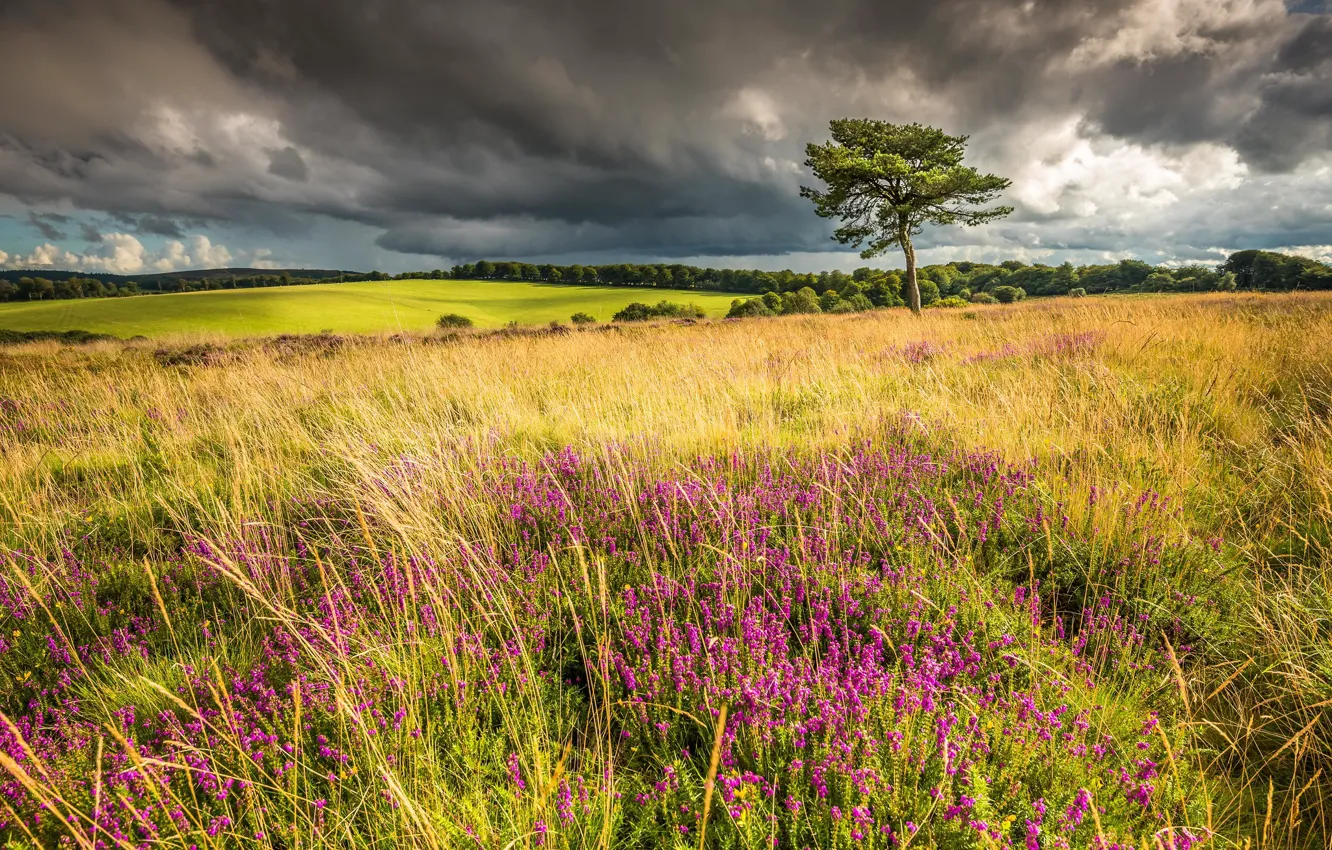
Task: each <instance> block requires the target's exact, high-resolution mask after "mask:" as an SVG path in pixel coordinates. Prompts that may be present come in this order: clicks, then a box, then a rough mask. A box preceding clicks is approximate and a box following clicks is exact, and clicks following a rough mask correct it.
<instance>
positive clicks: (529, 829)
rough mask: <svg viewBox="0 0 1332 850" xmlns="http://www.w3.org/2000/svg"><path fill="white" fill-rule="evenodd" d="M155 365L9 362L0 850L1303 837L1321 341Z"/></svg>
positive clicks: (375, 351)
mask: <svg viewBox="0 0 1332 850" xmlns="http://www.w3.org/2000/svg"><path fill="white" fill-rule="evenodd" d="M383 286H385V285H384V284H364V285H359V284H356V285H343V286H320V287H313V288H311V289H310V290H309V292H308V293H304V294H302V296H301V297H302V298H308V299H311V300H310V302H309V303H310V304H311V305H312V306H311V307H310V308H309V310H310V312H311V313H315V314H318V315H319V316H320V318H318V319H316V318H313V317H312V318H310V320H309V324H307V325H304V327H306V328H310V329H321V328H333V329H339V330H352V329H356V328H360V329H367V330H368V329H371V328H375V329H380V330H384V329H386V327H385V325H384V324H383V323H382V322H379V323H376V322H375V321H371V320H370V318H368V317H366V316H361V315H355V316H354V315H347V316H346V317H345V321H346V322H362V321H364V322H366V324H357V325H355V327H352V326H350V325H347V324H343V325H339V324H337V323H336V322H334V321H333V318H334V308H333V307H331V306H329V305H331V304H334V303H338V302H337V299H339V298H340V297H341V296H340V295H339V293H342V292H365V293H373V292H375V291H377V290H376V288H377V287H383ZM393 286H395V287H396V286H401V287H402V288H403V291H413V292H416V291H418V290H417V289H415V287H417V286H420V287H426V286H429V287H437V288H440V289H441V290H443V289H444V288H445V287H457V286H458V284H456V283H434V282H431V283H426V282H422V283H420V284H397V283H395V284H393ZM476 286H478V287H486V291H487V292H491V291H494V292H497V293H504V292H509V291H512V292H513V293H515V296H514V297H515V299H516V300H515V302H514V303H507V302H501V303H500V304H498V305H497V306H495V307H494V308H493V309H494V313H493V314H491V315H493V316H494V318H493V321H496V322H499V321H503V320H506V319H508V318H509V317H510V316H511V315H512V313H513V311H519V310H531V311H540V310H543V309H547V304H546V302H544V301H541V298H540V296H541V293H544V292H545V289H546V288H543V287H522V286H520V285H517V284H476ZM354 287H365V288H364V289H363V290H362V289H357V288H354ZM564 290H565V288H563V287H562V288H560V289H559V291H561V292H563V291H564ZM523 291H528V292H532V293H534V294H532V295H529V296H522V295H520V294H519V293H521V292H523ZM597 293H598V295H599V296H601V293H605V295H604V296H601V297H605V298H611V297H621V296H623V297H625V298H627V299H632V298H633V297H634V296H635V293H633V292H619V291H610V292H607V291H605V290H598V291H597ZM232 295H233V294H232V293H210V294H200V295H186V296H161V297H152V298H135V299H125V300H123V301H117V302H114V303H96V304H88V305H86V307H87V309H89V310H94V309H98V310H103V309H107V308H116V309H121V308H122V305H123V308H124V309H128V310H145V311H147V310H150V309H157V308H158V305H171V304H173V303H185V302H187V299H194V302H192V303H199V302H207V303H210V304H211V303H213V302H217V303H228V302H226V301H225V299H226V298H228V297H230V296H232ZM654 295H655V293H654ZM234 296H235V297H237V298H238V299H239V298H244V299H246V300H247V301H249V300H255V301H258V300H260V299H271V300H272V302H273V303H274V304H275V305H280V304H283V303H285V299H287V298H289V297H293V296H295V293H293V292H289V291H287V290H265V291H256V292H247V293H235V294H234ZM364 297H365V298H366V299H370V298H371V297H372V295H371V294H366V295H365V296H364ZM419 297H422V298H424V296H419ZM524 297H526V298H532V299H536V300H534V301H532V302H531V303H528V302H526V301H523V302H522V304H523V306H521V307H520V306H518V302H519V301H522V299H523V298H524ZM587 297H588V298H589V299H590V298H592V295H590V294H589V295H588V296H587ZM663 297H665V296H663ZM703 297H704V296H702V295H700V294H694V293H690V299H689V300H692V299H699V300H700V303H703V302H702V300H701V299H702V298H703ZM718 297H720V296H718ZM321 298H322V299H326V301H324V302H320V301H319V299H321ZM327 299H332V300H327ZM726 299H727V300H728V299H729V296H727V297H726ZM681 300H686V299H681ZM395 303H397V301H396V299H395ZM459 303H461V302H459ZM589 303H590V302H589ZM315 305H318V306H315ZM560 305H561V306H560V307H559V310H558V314H557V315H551V316H550V318H565V317H567V315H568V314H569V313H570V312H573V310H575V309H589V304H582V305H574V304H572V303H570V302H565V301H561V302H560ZM719 305H720V301H719V302H718V305H712V304H710V303H709V304H707V305H705V306H709V308H710V309H712V308H713V307H714V306H719ZM41 306H46V305H41ZM50 307H51V308H52V309H53V310H63V309H74V308H78V309H83V308H84V307H85V305H82V304H77V305H73V307H70V308H67V307H66V305H65V304H59V305H56V304H52V305H50ZM3 309H4V308H0V310H3ZM273 309H275V310H276V309H279V308H278V307H277V306H275V307H274V308H273ZM281 309H288V308H286V307H283V308H281ZM292 309H294V307H293V308H292ZM374 309H381V308H374ZM414 309H417V310H418V312H419V314H420V316H421V317H422V318H421V321H419V322H417V323H415V324H404V325H403V327H416V328H423V327H425V326H426V325H428V324H429V320H433V318H434V316H436V315H438V314H439V313H441V312H446V311H457V312H462V310H461V309H460V308H459V307H458V305H457V304H451V305H448V304H445V303H444V302H442V301H433V300H431V301H423V302H422V304H421V306H419V307H417V308H414ZM551 309H553V308H551ZM607 309H610V307H609V306H604V307H602V311H603V313H604V311H605V310H607ZM369 311H370V308H366V312H367V313H368V312H369ZM589 311H590V310H589ZM225 312H226V310H225V309H219V310H218V311H217V313H216V314H215V318H216V322H218V323H222V322H223V316H224V314H225ZM354 312H355V311H349V313H354ZM14 315H18V314H17V313H15V314H14ZM53 315H55V314H54V313H53ZM378 315H380V316H381V317H382V316H383V315H388V314H378ZM514 317H515V318H520V320H529V319H530V320H531V321H540V320H543V319H545V318H546V317H545V315H544V314H542V315H536V313H535V312H534V313H533V314H532V315H531V316H530V317H529V316H527V315H526V314H524V315H523V316H522V317H519V316H514ZM478 318H480V317H478ZM11 319H12V316H11V315H9V314H7V313H6V312H0V326H11V327H17V326H16V325H15V324H14V323H13V321H11ZM126 321H127V322H128V321H129V316H127V317H126ZM141 322H143V323H144V324H142V325H136V326H135V330H133V331H131V330H130V329H129V328H128V327H123V328H120V329H118V331H113V332H119V333H130V332H139V333H142V332H145V329H151V328H157V329H159V330H162V331H165V330H166V329H167V327H168V324H169V318H168V317H166V316H158V317H157V318H153V317H152V316H150V315H147V314H145V315H144V316H143V317H142V319H141ZM154 322H156V323H158V324H152V323H154ZM71 325H72V326H73V325H77V326H78V327H82V328H85V329H88V330H112V329H111V328H108V327H107V326H105V325H103V326H96V325H93V324H92V323H91V322H90V321H86V320H84V319H79V320H77V321H74V320H71ZM229 327H230V326H227V325H225V324H214V325H213V326H212V327H211V328H210V329H211V330H214V331H223V332H227V331H228V329H229ZM237 327H239V326H237ZM262 327H263V326H261V325H254V324H251V325H249V326H248V329H247V331H246V332H247V333H255V332H257V331H259V330H262ZM391 327H393V328H397V327H398V326H397V325H392V326H391ZM172 329H174V330H185V329H186V328H181V327H179V326H173V327H172ZM283 329H284V330H289V329H290V328H285V327H284V328H283ZM182 344H183V343H182ZM169 348H170V344H168V345H167V349H169ZM167 349H164V348H163V347H162V346H161V345H159V344H156V343H135V342H129V343H107V342H101V343H94V344H89V345H85V346H70V347H60V346H57V345H55V344H52V343H30V344H26V345H22V346H14V347H10V348H4V349H0V711H2V712H3V717H2V718H0V804H2V805H3V808H0V837H3V839H5V840H7V841H8V842H9V846H16V847H26V846H69V847H75V846H77V847H86V848H92V847H173V848H175V847H179V848H221V847H255V848H261V847H262V848H279V847H280V848H296V847H333V846H336V847H383V848H390V847H392V848H398V847H426V848H452V847H484V848H535V847H543V848H582V847H607V848H609V847H617V848H618V847H636V848H637V847H642V848H659V847H660V848H677V847H678V848H685V847H717V848H721V847H726V848H741V847H754V848H757V847H765V848H772V847H792V848H801V847H810V848H851V847H867V848H868V847H875V848H888V847H894V848H903V847H912V848H921V849H922V850H925V849H926V848H937V849H938V850H954V848H978V850H979V849H981V848H1023V850H1033V848H1044V849H1045V850H1052V849H1053V848H1066V849H1067V850H1073V848H1089V847H1094V848H1103V850H1108V848H1128V847H1132V848H1138V850H1147V848H1162V849H1163V850H1186V848H1197V847H1209V848H1211V847H1219V848H1231V847H1234V848H1242V847H1247V848H1255V850H1268V848H1321V847H1324V846H1326V836H1327V835H1328V834H1330V833H1332V821H1330V818H1332V808H1330V807H1332V297H1330V296H1327V295H1307V294H1303V295H1302V294H1291V295H1266V296H1260V295H1243V296H1237V295H1205V296H1173V297H1164V298H1151V299H1128V298H1098V299H1076V300H1074V299H1050V300H1041V301H1035V302H1026V303H1023V304H1018V305H1010V306H993V307H976V308H972V309H962V310H948V311H927V312H926V314H925V315H924V316H923V317H920V318H915V317H912V316H911V315H910V314H909V313H907V312H906V311H904V310H895V311H877V312H872V313H864V314H856V315H848V316H817V317H785V318H776V319H761V320H746V321H738V322H737V321H732V322H702V323H699V324H696V325H690V326H680V325H672V324H663V325H657V326H635V327H622V328H613V329H608V328H598V329H591V330H581V331H574V332H570V333H566V334H545V335H537V334H532V335H518V334H515V335H512V336H509V337H503V336H485V337H479V336H478V337H476V338H470V337H468V336H467V335H465V334H464V335H462V336H457V337H451V338H447V339H445V338H440V337H434V336H430V335H421V336H413V337H408V338H406V339H403V338H397V339H389V338H387V337H383V336H379V337H376V336H366V337H359V338H358V337H351V338H346V339H340V340H338V341H337V344H317V345H309V346H302V345H292V344H283V345H279V344H274V343H264V342H262V341H250V342H246V343H244V344H236V345H233V346H232V347H230V348H227V349H226V351H225V357H218V358H205V359H190V358H183V359H177V358H172V357H170V356H169V354H170V352H169V350H167ZM0 843H3V842H0Z"/></svg>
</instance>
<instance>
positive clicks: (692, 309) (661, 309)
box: [611, 301, 706, 322]
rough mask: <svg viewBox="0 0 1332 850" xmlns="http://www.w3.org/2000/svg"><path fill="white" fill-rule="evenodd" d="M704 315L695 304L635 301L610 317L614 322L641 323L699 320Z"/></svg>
mask: <svg viewBox="0 0 1332 850" xmlns="http://www.w3.org/2000/svg"><path fill="white" fill-rule="evenodd" d="M704 315H706V314H705V313H704V312H703V308H702V307H700V306H698V305H697V304H676V303H675V302H674V301H658V302H657V303H656V304H651V305H649V304H643V303H641V302H639V301H635V302H634V303H632V304H629V305H628V306H626V307H625V308H624V309H623V310H621V311H619V312H618V313H616V314H615V315H614V316H611V321H614V322H643V321H647V320H649V319H701V318H703V316H704Z"/></svg>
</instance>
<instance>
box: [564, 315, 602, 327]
mask: <svg viewBox="0 0 1332 850" xmlns="http://www.w3.org/2000/svg"><path fill="white" fill-rule="evenodd" d="M569 321H571V322H573V323H574V324H575V325H595V324H596V323H597V320H596V318H595V317H594V316H592V315H591V314H590V313H574V314H573V315H572V316H570V317H569Z"/></svg>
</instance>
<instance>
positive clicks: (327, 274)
mask: <svg viewBox="0 0 1332 850" xmlns="http://www.w3.org/2000/svg"><path fill="white" fill-rule="evenodd" d="M284 274H285V275H291V276H292V277H299V278H307V279H310V280H327V279H328V278H334V277H341V276H342V275H358V274H363V272H351V271H338V270H336V269H194V270H192V271H180V272H158V273H154V274H102V273H99V272H69V271H57V270H55V269H17V270H14V271H9V270H0V280H9V281H18V279H19V278H24V277H44V278H46V279H47V280H49V281H51V282H52V283H55V282H57V281H62V280H69V279H70V278H72V277H80V278H87V277H95V278H97V279H98V280H101V281H116V282H117V283H124V282H127V281H131V280H135V281H138V282H140V283H145V282H147V281H156V280H215V279H217V278H229V277H257V276H259V275H274V276H276V277H281V276H282V275H284Z"/></svg>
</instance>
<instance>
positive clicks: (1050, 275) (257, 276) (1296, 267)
mask: <svg viewBox="0 0 1332 850" xmlns="http://www.w3.org/2000/svg"><path fill="white" fill-rule="evenodd" d="M235 271H236V272H244V273H243V274H228V273H227V270H223V271H221V272H219V271H218V270H209V271H204V272H190V273H182V274H181V275H179V276H175V277H173V276H171V275H160V274H158V275H151V276H148V277H145V278H142V279H139V280H133V279H129V278H126V277H124V276H116V275H109V276H107V275H104V276H100V277H98V276H81V275H79V274H77V273H71V272H37V271H23V272H0V301H37V300H49V299H69V298H115V297H123V296H130V295H153V294H159V293H168V292H203V291H211V290H220V289H254V288H263V287H272V286H297V285H302V284H317V283H346V282H353V281H379V280H418V279H425V280H500V281H523V282H531V283H561V284H580V285H583V286H631V287H643V288H659V289H697V290H711V291H720V292H735V293H746V294H755V295H761V294H764V293H788V292H789V293H795V292H800V291H801V290H804V289H811V290H813V291H814V292H815V293H828V292H837V293H844V292H846V291H847V290H849V289H854V290H855V291H856V292H857V293H858V294H863V295H864V296H865V297H866V298H867V299H868V300H869V302H870V303H871V304H872V305H873V306H875V307H887V306H895V305H897V304H901V303H902V301H901V286H902V277H901V272H896V271H883V270H879V269H870V268H861V269H856V270H855V271H854V272H852V273H850V274H847V273H846V272H842V271H828V272H820V273H818V274H796V273H795V272H792V271H780V272H767V271H760V270H757V269H712V268H699V267H697V266H686V265H681V264H678V263H671V264H666V263H649V264H633V263H618V264H614V265H604V266H584V265H570V266H556V265H532V264H529V263H518V262H491V261H489V260H483V261H481V262H479V263H474V264H473V263H468V264H465V265H458V266H454V267H453V268H452V269H450V270H448V271H444V270H441V269H435V270H433V271H422V272H406V273H403V274H399V275H392V276H390V275H387V274H384V273H383V272H369V273H368V274H357V273H350V272H336V271H317V272H308V273H302V272H300V271H295V270H293V271H294V272H295V273H293V271H286V272H281V273H258V272H256V271H255V270H252V269H244V270H235ZM918 277H919V280H920V286H921V296H922V301H923V303H925V304H927V305H928V304H931V303H934V302H936V301H940V300H942V299H948V298H956V299H963V300H966V299H971V300H987V297H986V296H994V295H997V296H998V298H999V300H1005V301H1007V300H1012V299H1013V297H1014V295H1016V297H1024V296H1037V297H1039V296H1052V295H1068V294H1074V295H1084V294H1091V295H1095V294H1100V293H1106V292H1213V291H1231V290H1248V291H1254V290H1256V291H1272V292H1286V291H1291V290H1312V289H1332V266H1329V265H1328V264H1326V263H1321V262H1318V261H1317V260H1311V259H1308V258H1307V257H1296V256H1289V255H1286V254H1278V253H1274V252H1271V251H1254V250H1250V251H1238V252H1236V253H1234V254H1231V255H1230V256H1229V257H1228V258H1227V259H1226V261H1225V262H1223V263H1221V264H1220V265H1219V266H1215V267H1211V266H1204V265H1189V266H1174V267H1167V266H1152V265H1149V264H1148V263H1144V262H1142V261H1140V260H1121V261H1119V262H1117V263H1110V264H1107V265H1088V266H1074V265H1072V264H1071V263H1064V264H1063V265H1060V266H1047V265H1041V264H1039V263H1038V264H1034V265H1028V264H1026V263H1022V262H1019V261H1017V260H1008V261H1005V262H1002V263H999V264H998V265H992V264H989V263H973V262H967V261H963V262H952V263H946V264H943V265H932V266H924V267H922V268H921V269H919V271H918ZM851 283H854V284H855V286H854V287H852V286H849V284H851ZM1014 290H1018V291H1020V294H1016V293H1014Z"/></svg>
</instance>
